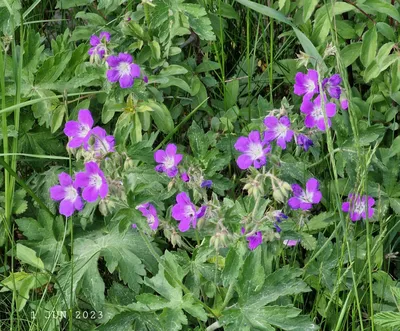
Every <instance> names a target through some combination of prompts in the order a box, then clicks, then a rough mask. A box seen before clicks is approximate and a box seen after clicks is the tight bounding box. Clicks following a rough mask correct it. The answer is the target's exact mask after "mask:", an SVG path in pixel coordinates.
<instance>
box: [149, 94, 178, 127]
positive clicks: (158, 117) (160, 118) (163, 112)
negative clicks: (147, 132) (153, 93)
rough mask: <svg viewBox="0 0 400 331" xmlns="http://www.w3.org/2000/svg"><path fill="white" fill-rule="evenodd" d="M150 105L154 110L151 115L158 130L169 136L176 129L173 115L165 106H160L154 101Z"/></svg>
mask: <svg viewBox="0 0 400 331" xmlns="http://www.w3.org/2000/svg"><path fill="white" fill-rule="evenodd" d="M148 105H149V106H150V107H151V109H153V111H152V112H151V113H150V114H151V117H152V118H153V120H154V122H155V123H156V125H157V128H158V129H159V130H160V131H162V132H164V133H166V134H168V133H170V132H172V130H173V129H174V121H173V120H172V116H171V113H170V112H169V110H168V108H167V107H166V106H165V105H164V104H158V103H156V102H154V101H151V102H150V101H149V103H148Z"/></svg>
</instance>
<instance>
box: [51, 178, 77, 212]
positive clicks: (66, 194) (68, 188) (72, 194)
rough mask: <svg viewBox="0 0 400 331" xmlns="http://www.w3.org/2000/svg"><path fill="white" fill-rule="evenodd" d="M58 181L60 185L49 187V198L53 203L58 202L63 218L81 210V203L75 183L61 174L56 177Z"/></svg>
mask: <svg viewBox="0 0 400 331" xmlns="http://www.w3.org/2000/svg"><path fill="white" fill-rule="evenodd" d="M58 180H59V181H60V184H61V185H55V186H52V187H50V197H51V198H52V199H53V200H55V201H60V200H61V203H60V208H59V211H60V214H61V215H64V216H67V217H69V216H71V215H72V214H73V213H74V211H75V209H76V210H82V208H83V202H82V199H81V197H80V196H79V193H78V190H77V189H78V186H77V185H76V182H75V183H74V182H73V181H72V178H71V176H70V175H68V174H67V173H65V172H62V173H61V174H59V175H58Z"/></svg>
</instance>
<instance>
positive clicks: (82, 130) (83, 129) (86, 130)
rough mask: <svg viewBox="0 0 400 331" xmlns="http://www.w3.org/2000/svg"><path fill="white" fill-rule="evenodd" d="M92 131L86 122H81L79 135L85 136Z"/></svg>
mask: <svg viewBox="0 0 400 331" xmlns="http://www.w3.org/2000/svg"><path fill="white" fill-rule="evenodd" d="M89 131H90V127H89V126H88V125H86V124H81V126H80V127H79V132H78V137H80V138H85V137H86V136H87V135H88V133H89Z"/></svg>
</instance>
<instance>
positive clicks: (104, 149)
mask: <svg viewBox="0 0 400 331" xmlns="http://www.w3.org/2000/svg"><path fill="white" fill-rule="evenodd" d="M92 135H93V136H94V138H95V141H94V144H93V149H94V150H95V151H96V156H102V155H106V154H108V153H111V152H115V148H114V145H115V139H114V137H113V136H107V132H106V130H104V129H103V128H101V127H99V126H96V127H95V128H93V129H92Z"/></svg>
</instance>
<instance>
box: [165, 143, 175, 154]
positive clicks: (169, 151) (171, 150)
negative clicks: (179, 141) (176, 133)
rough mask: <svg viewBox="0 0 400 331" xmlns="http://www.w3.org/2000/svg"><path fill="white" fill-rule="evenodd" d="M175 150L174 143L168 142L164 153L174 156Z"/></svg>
mask: <svg viewBox="0 0 400 331" xmlns="http://www.w3.org/2000/svg"><path fill="white" fill-rule="evenodd" d="M176 151H177V147H176V145H174V144H168V145H167V148H166V149H165V153H166V154H167V155H168V156H174V155H175V154H176Z"/></svg>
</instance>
